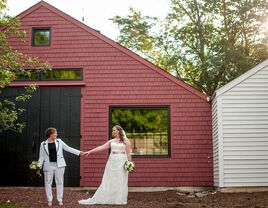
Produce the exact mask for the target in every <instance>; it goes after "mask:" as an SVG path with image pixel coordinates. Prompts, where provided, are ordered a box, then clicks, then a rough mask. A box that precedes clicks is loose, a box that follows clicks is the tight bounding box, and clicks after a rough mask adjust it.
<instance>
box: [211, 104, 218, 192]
mask: <svg viewBox="0 0 268 208" xmlns="http://www.w3.org/2000/svg"><path fill="white" fill-rule="evenodd" d="M218 129H219V127H218V110H217V99H214V100H213V101H212V138H213V177H214V186H215V187H218V186H219V138H218V137H219V135H218V133H219V132H218Z"/></svg>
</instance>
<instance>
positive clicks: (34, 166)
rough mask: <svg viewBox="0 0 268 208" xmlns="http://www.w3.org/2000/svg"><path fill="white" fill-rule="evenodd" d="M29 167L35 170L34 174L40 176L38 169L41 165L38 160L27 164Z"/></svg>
mask: <svg viewBox="0 0 268 208" xmlns="http://www.w3.org/2000/svg"><path fill="white" fill-rule="evenodd" d="M29 168H30V169H31V170H35V172H36V174H37V175H39V176H41V172H40V170H41V166H40V164H39V163H38V161H35V160H34V161H32V163H31V164H30V165H29Z"/></svg>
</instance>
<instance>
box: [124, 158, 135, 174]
mask: <svg viewBox="0 0 268 208" xmlns="http://www.w3.org/2000/svg"><path fill="white" fill-rule="evenodd" d="M124 169H125V170H126V171H128V172H132V171H133V170H134V169H135V164H134V162H132V161H129V160H127V161H126V162H125V164H124Z"/></svg>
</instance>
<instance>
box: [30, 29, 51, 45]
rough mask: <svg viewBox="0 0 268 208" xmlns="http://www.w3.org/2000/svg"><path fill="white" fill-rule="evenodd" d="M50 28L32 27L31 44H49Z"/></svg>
mask: <svg viewBox="0 0 268 208" xmlns="http://www.w3.org/2000/svg"><path fill="white" fill-rule="evenodd" d="M50 39H51V34H50V28H33V37H32V45H33V46H49V45H50Z"/></svg>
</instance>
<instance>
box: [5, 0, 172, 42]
mask: <svg viewBox="0 0 268 208" xmlns="http://www.w3.org/2000/svg"><path fill="white" fill-rule="evenodd" d="M45 1H46V2H47V3H49V4H51V5H52V6H54V7H56V8H58V9H59V10H61V11H63V12H65V13H66V14H68V15H70V16H72V17H74V18H75V19H77V20H79V21H82V17H84V23H85V24H86V25H88V26H90V27H91V28H93V29H96V30H99V31H100V32H101V33H102V34H103V35H105V36H107V37H109V38H111V39H113V40H115V39H116V37H117V36H118V35H119V30H118V29H117V26H116V24H114V23H113V22H112V21H111V20H109V19H111V18H113V17H114V16H116V15H119V16H123V17H126V16H127V15H128V14H129V7H132V8H134V10H136V11H140V12H141V13H142V15H147V16H152V17H158V18H160V19H164V17H165V16H166V14H167V12H168V11H169V7H170V1H171V0H45ZM38 2H39V0H7V3H8V5H7V6H8V10H7V12H6V13H7V14H9V15H12V16H15V15H18V14H20V13H21V12H23V11H24V10H26V9H28V8H29V7H31V6H33V5H34V4H36V3H38Z"/></svg>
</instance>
